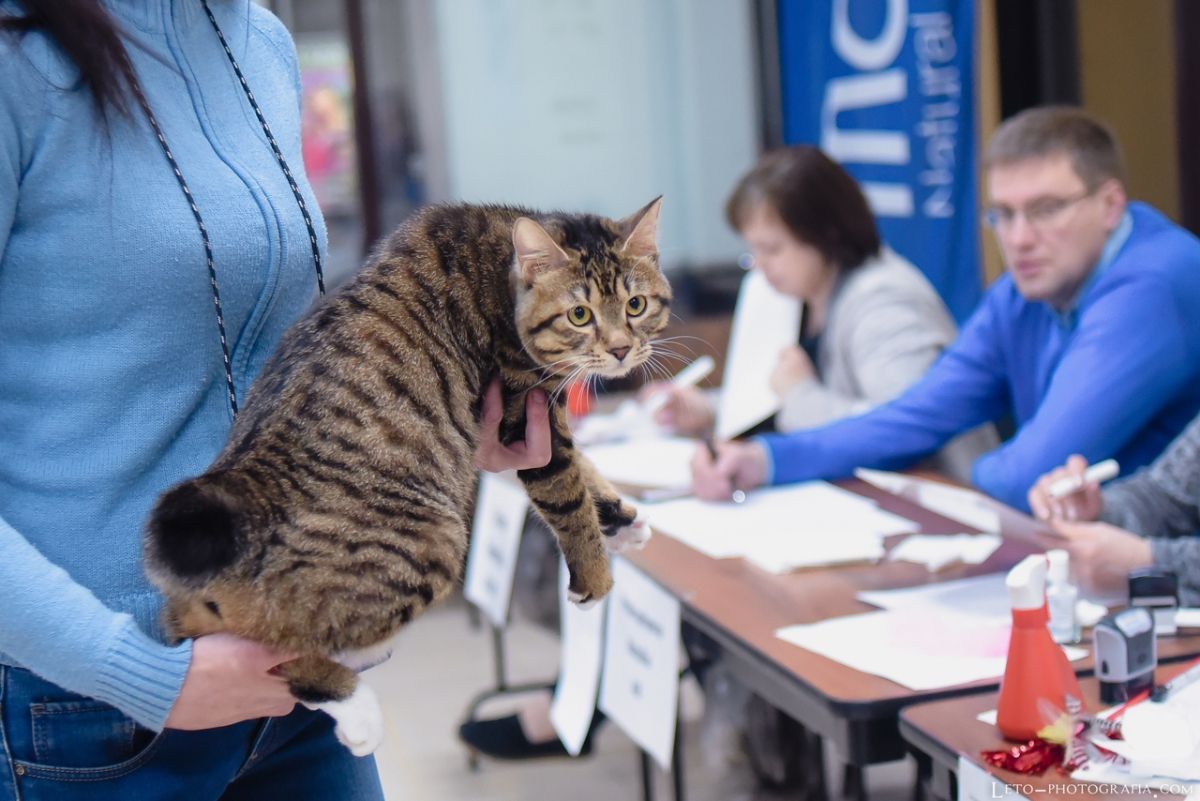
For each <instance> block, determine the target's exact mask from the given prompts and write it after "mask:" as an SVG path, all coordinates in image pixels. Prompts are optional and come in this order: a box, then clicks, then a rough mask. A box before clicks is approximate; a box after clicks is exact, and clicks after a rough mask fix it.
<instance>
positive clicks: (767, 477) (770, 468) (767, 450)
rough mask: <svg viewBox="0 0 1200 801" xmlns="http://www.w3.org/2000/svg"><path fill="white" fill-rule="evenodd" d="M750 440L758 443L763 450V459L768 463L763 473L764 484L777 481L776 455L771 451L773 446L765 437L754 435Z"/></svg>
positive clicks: (766, 485)
mask: <svg viewBox="0 0 1200 801" xmlns="http://www.w3.org/2000/svg"><path fill="white" fill-rule="evenodd" d="M750 442H751V443H753V444H754V445H757V446H758V448H759V450H761V451H762V454H763V461H764V462H765V464H766V473H764V474H763V486H764V487H769V486H771V485H772V484H774V483H775V455H774V454H773V453H771V446H770V445H769V444H768V443H767V440H766V439H765V438H763V437H752V438H751V439H750Z"/></svg>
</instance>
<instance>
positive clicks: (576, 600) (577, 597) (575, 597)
mask: <svg viewBox="0 0 1200 801" xmlns="http://www.w3.org/2000/svg"><path fill="white" fill-rule="evenodd" d="M567 600H568V601H570V602H571V603H573V604H575V605H576V606H578V607H579V608H580V609H583V610H584V611H586V610H588V609H591V608H592V607H594V606H595V605H596V604H598V603H600V599H599V598H589V599H588V600H586V601H585V600H583V593H579V592H575V591H574V590H571V589H568V590H567Z"/></svg>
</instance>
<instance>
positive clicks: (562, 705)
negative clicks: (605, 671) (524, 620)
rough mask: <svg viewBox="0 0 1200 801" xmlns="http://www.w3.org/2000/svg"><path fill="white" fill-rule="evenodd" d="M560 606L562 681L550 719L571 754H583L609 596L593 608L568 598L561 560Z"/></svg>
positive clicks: (597, 685) (597, 684)
mask: <svg viewBox="0 0 1200 801" xmlns="http://www.w3.org/2000/svg"><path fill="white" fill-rule="evenodd" d="M558 567H559V570H558V608H559V609H560V610H561V615H560V620H561V621H562V645H561V648H560V649H559V654H560V655H559V668H558V684H557V685H556V688H555V690H554V701H553V703H551V704H550V722H551V723H553V724H554V730H555V731H556V732H558V739H559V740H561V741H562V744H563V746H565V747H566V749H567V751H569V752H570V753H571V756H579V750H580V749H581V748H583V741H584V739H585V738H586V737H587V732H588V728H590V727H591V725H592V716H593V715H594V714H595V712H596V692H597V691H598V690H599V688H600V666H601V657H602V656H603V647H602V646H603V642H604V612H605V610H606V609H608V598H607V597H605V598H602V599H601V600H600V603H598V604H596V605H595V606H594V607H592V608H591V609H580V608H579V606H578V605H577V604H573V603H571V602H570V601H568V600H567V583H568V575H569V574H568V572H567V563H566V562H565V561H563V560H562V559H560V560H559V565H558Z"/></svg>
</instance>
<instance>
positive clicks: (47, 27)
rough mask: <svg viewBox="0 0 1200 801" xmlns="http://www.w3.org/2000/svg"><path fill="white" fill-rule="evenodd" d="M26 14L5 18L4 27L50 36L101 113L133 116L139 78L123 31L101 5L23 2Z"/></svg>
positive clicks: (92, 0)
mask: <svg viewBox="0 0 1200 801" xmlns="http://www.w3.org/2000/svg"><path fill="white" fill-rule="evenodd" d="M20 4H21V7H22V10H23V11H24V14H23V15H21V16H8V17H0V28H3V29H5V30H11V31H16V32H18V33H25V32H28V31H32V30H40V31H43V32H45V33H46V34H48V35H49V36H50V37H51V38H52V39H53V40H54V41H55V43H57V44H58V46H59V48H61V49H62V51H63V52H64V53H65V54H66V55H67V57H68V58H69V59H71V61H72V62H73V63H74V64H75V66H76V68H77V69H78V70H79V77H80V79H81V80H82V82H83V84H84V85H85V86H86V87H87V88H88V89H89V90H90V91H91V93H92V99H93V100H94V101H95V102H96V106H97V107H98V108H99V110H100V111H101V112H102V113H107V111H108V110H109V109H115V110H116V111H117V112H119V113H120V114H124V115H128V114H129V110H130V106H129V100H130V96H131V95H130V93H131V92H132V91H136V87H137V76H136V75H135V74H134V72H133V67H132V65H131V64H130V63H129V54H128V53H126V52H125V46H124V45H123V44H122V43H121V34H120V30H119V29H118V28H117V23H116V22H115V21H114V20H113V18H112V17H111V16H110V15H109V13H108V11H107V10H106V9H105V8H104V6H102V5H101V4H100V0H20Z"/></svg>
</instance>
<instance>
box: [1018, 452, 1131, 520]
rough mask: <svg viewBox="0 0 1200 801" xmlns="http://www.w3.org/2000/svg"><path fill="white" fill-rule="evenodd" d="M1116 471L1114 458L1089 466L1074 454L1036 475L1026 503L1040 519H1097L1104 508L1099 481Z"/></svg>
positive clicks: (1104, 479) (1112, 476)
mask: <svg viewBox="0 0 1200 801" xmlns="http://www.w3.org/2000/svg"><path fill="white" fill-rule="evenodd" d="M1119 472H1120V467H1119V466H1118V465H1117V462H1116V460H1114V459H1105V460H1104V461H1103V462H1097V463H1096V464H1094V465H1091V466H1089V465H1088V463H1087V460H1086V459H1084V458H1083V457H1082V456H1079V455H1078V454H1076V455H1075V456H1072V457H1071V458H1069V459H1067V463H1066V465H1064V466H1063V467H1059V468H1057V469H1055V470H1052V471H1050V472H1049V473H1047V474H1046V475H1044V476H1042V477H1041V478H1040V479H1038V482H1037V483H1036V484H1034V485H1033V487H1032V489H1030V490H1029V507H1030V509H1032V510H1033V513H1034V515H1036V516H1037V517H1038V518H1039V519H1041V520H1068V521H1077V520H1085V521H1086V520H1097V519H1099V517H1100V512H1101V510H1102V509H1103V508H1104V500H1103V498H1102V497H1101V494H1100V484H1101V483H1102V482H1104V481H1107V480H1109V479H1110V478H1115V477H1116V475H1117V474H1118V473H1119Z"/></svg>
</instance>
